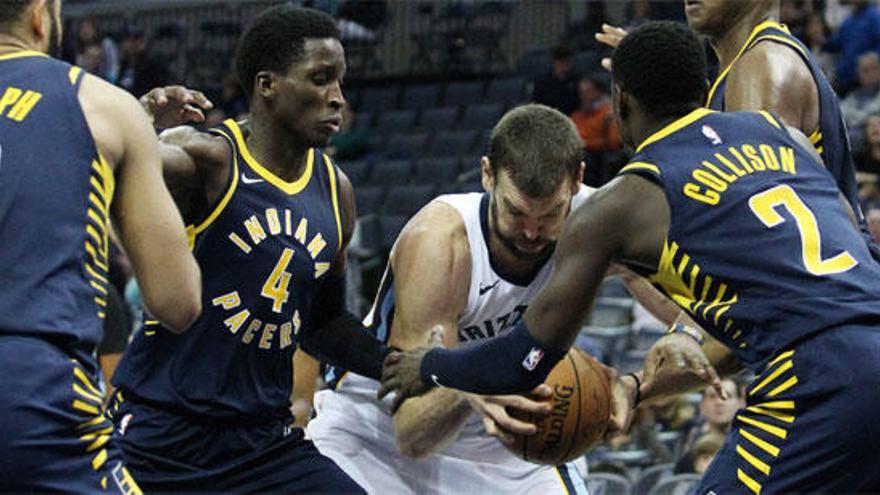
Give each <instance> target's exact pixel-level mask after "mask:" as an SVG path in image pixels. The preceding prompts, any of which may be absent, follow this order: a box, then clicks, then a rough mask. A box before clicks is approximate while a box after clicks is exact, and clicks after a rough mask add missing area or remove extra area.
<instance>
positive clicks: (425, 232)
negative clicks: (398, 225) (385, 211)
mask: <svg viewBox="0 0 880 495" xmlns="http://www.w3.org/2000/svg"><path fill="white" fill-rule="evenodd" d="M438 246H446V247H448V248H449V249H452V250H455V251H461V250H464V251H466V252H470V246H469V244H468V237H467V226H466V224H465V220H464V218H463V217H462V215H461V212H459V210H458V209H456V208H455V207H454V206H452V205H450V204H449V203H447V202H445V201H442V200H441V199H440V198H435V199H434V200H432V201H431V202H429V203H428V204H427V205H425V206H424V207H423V208H422V209H421V210H419V212H418V213H416V214H415V215H414V216H413V217H412V218H411V219H410V220H409V222H407V224H406V226H404V228H403V230H401V232H400V236H399V237H398V240H397V244H396V246H395V251H397V252H400V250H410V249H415V250H421V249H424V248H425V247H438Z"/></svg>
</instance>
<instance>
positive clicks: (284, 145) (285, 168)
mask: <svg viewBox="0 0 880 495" xmlns="http://www.w3.org/2000/svg"><path fill="white" fill-rule="evenodd" d="M250 125H251V133H250V135H249V136H248V138H247V146H248V150H250V152H251V154H252V155H253V156H254V158H256V159H257V161H258V162H260V165H262V166H263V167H265V168H266V169H267V170H269V171H270V172H272V173H273V174H274V175H275V176H277V177H278V178H280V179H281V180H283V181H285V182H294V181H296V180H297V179H299V178H300V176H301V175H302V174H303V170H305V166H306V158H307V156H308V151H309V148H310V146H308V145H307V144H305V143H302V142H300V141H299V140H296V139H293V138H292V137H291V136H290V133H289V132H286V131H285V130H284V129H283V128H282V127H281V126H279V125H275V124H274V123H273V122H271V121H270V120H269V119H267V118H259V117H257V118H253V116H252V118H251V119H250Z"/></svg>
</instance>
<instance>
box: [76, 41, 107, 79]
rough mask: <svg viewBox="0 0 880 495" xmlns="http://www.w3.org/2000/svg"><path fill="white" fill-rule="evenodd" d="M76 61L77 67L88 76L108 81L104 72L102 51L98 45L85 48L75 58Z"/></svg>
mask: <svg viewBox="0 0 880 495" xmlns="http://www.w3.org/2000/svg"><path fill="white" fill-rule="evenodd" d="M77 59H78V62H77V65H79V66H80V67H82V68H83V69H85V71H86V72H88V73H89V74H92V75H94V76H98V77H100V78H101V79H105V80H109V79H107V74H106V70H105V63H104V62H105V57H104V49H103V48H102V47H101V45H99V44H98V43H92V44H91V45H89V46H87V47H85V48H84V49H83V51H82V53H80V54H79V56H77Z"/></svg>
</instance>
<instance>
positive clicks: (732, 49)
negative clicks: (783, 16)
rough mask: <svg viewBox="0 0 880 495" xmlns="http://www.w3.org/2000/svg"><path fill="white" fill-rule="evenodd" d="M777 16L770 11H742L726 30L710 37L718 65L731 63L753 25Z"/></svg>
mask: <svg viewBox="0 0 880 495" xmlns="http://www.w3.org/2000/svg"><path fill="white" fill-rule="evenodd" d="M778 20H779V16H778V15H777V14H776V13H774V12H772V11H761V10H758V11H756V12H744V13H743V15H742V16H741V17H740V18H739V19H737V20H736V21H735V22H734V23H733V25H732V26H731V27H730V29H728V30H727V31H726V32H724V33H722V34H721V35H720V36H718V37H717V38H716V37H710V41H711V42H712V48H713V49H715V54H716V55H718V66H719V67H721V68H722V69H723V68H725V67H727V66H729V65H730V64H731V63H733V59H735V58H736V56H737V54H738V53H739V51H740V50H741V49H742V47H743V45H744V44H745V43H746V41H747V40H748V39H749V35H751V34H752V31H754V29H755V27H756V26H758V25H759V24H761V23H762V22H765V21H778Z"/></svg>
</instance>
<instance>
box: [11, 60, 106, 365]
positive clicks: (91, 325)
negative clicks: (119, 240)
mask: <svg viewBox="0 0 880 495" xmlns="http://www.w3.org/2000/svg"><path fill="white" fill-rule="evenodd" d="M82 77H83V71H82V70H81V69H80V68H79V67H74V66H71V65H68V64H66V63H64V62H61V61H58V60H54V59H52V58H49V57H47V56H45V55H42V54H40V53H36V52H19V53H15V54H11V55H6V56H2V57H0V245H2V249H0V335H15V334H17V335H29V336H34V337H39V338H43V339H48V340H51V341H52V342H53V343H55V344H56V345H59V346H60V347H62V348H63V349H65V350H66V351H67V352H69V353H71V354H73V355H74V357H76V358H77V359H78V360H79V361H80V362H81V363H83V364H88V365H89V366H92V367H93V366H94V363H93V361H94V358H93V357H92V354H93V353H94V349H95V346H96V345H97V343H98V341H99V340H100V336H101V332H102V326H103V321H102V320H103V319H104V308H105V307H106V305H107V299H106V295H107V269H108V262H107V253H108V236H107V222H108V211H109V208H110V201H111V199H112V197H113V188H114V182H113V172H112V170H111V168H110V167H109V166H108V165H107V163H106V162H105V161H104V160H103V159H102V158H101V157H100V156H99V154H98V151H97V149H96V148H95V142H94V139H93V138H92V134H91V131H90V130H89V126H88V124H87V122H86V120H85V116H84V115H83V113H82V109H81V107H80V104H79V100H78V98H77V92H78V91H79V85H80V83H81V81H82Z"/></svg>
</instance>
